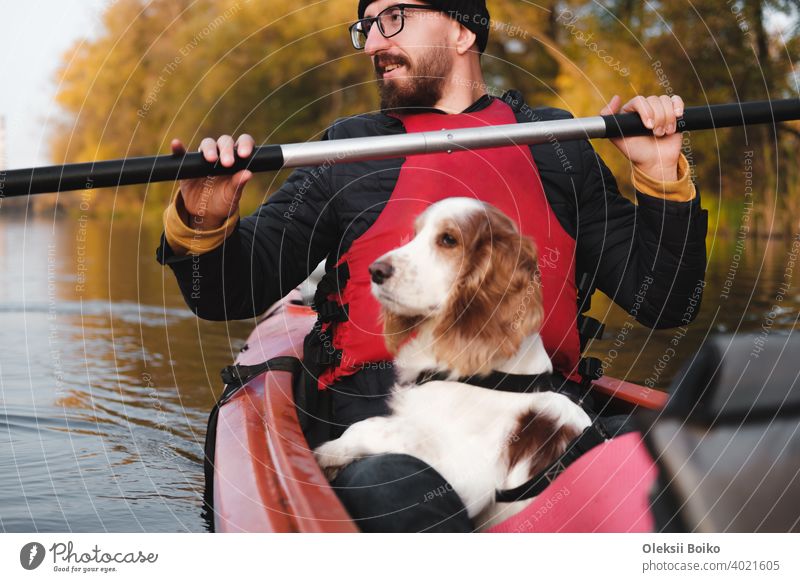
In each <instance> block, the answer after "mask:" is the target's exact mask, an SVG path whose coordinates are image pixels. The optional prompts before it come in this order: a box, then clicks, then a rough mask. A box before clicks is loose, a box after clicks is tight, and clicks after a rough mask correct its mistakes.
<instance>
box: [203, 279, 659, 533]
mask: <svg viewBox="0 0 800 582" xmlns="http://www.w3.org/2000/svg"><path fill="white" fill-rule="evenodd" d="M315 319H316V315H315V314H314V312H313V311H312V310H311V309H310V308H309V307H306V306H304V305H302V304H301V301H300V293H299V292H298V291H295V292H293V293H292V294H290V295H289V296H287V297H286V298H285V299H284V300H283V301H281V302H279V303H278V304H276V305H275V306H274V307H273V308H272V309H271V310H270V311H269V312H268V314H267V316H266V317H265V318H264V320H263V321H262V322H261V323H260V324H259V325H258V326H257V327H256V328H255V330H254V331H253V333H252V334H251V335H250V338H249V339H248V341H247V346H248V347H247V349H246V350H245V351H243V352H242V353H241V354H240V355H239V357H238V358H237V360H236V361H237V363H238V364H241V365H245V366H247V365H256V364H260V363H263V362H265V361H268V360H270V359H272V358H275V357H278V356H293V357H296V358H302V355H303V354H302V352H303V339H304V338H305V336H306V335H307V334H308V333H309V331H310V330H311V327H312V325H313V324H314V321H315ZM594 388H595V389H596V390H597V391H599V392H600V393H602V394H605V395H607V396H610V397H612V398H614V399H615V400H617V401H619V402H624V403H627V404H628V405H629V406H631V407H632V406H640V407H644V408H650V409H660V408H662V407H663V406H664V404H665V403H666V394H665V393H663V392H659V391H656V390H650V389H647V388H644V387H642V386H637V385H635V384H630V383H628V382H624V381H622V380H616V379H613V378H608V377H603V378H601V379H600V380H597V381H595V383H594ZM214 458H215V463H214V465H213V489H212V491H213V495H212V496H213V509H214V526H215V531H218V532H357V531H358V528H357V526H356V525H355V524H354V523H353V522H352V521H351V519H350V517H349V516H348V514H347V511H346V510H345V508H344V507H343V506H342V504H341V503H340V501H339V499H338V498H337V496H336V494H335V493H334V491H333V490H332V489H331V488H330V487H329V485H328V481H327V480H326V478H325V476H324V475H323V474H322V471H321V470H320V468H319V466H318V465H317V463H316V461H315V460H314V457H313V455H312V453H311V451H310V449H309V447H308V444H307V443H306V440H305V437H304V436H303V431H302V429H301V428H300V424H299V421H298V417H297V413H296V409H295V403H294V396H293V382H292V374H291V373H290V372H282V371H269V372H265V373H263V374H262V375H260V376H258V377H256V378H255V379H252V380H250V381H249V382H247V384H246V385H245V386H244V387H243V388H242V389H240V390H239V391H238V392H236V394H235V395H234V396H233V397H232V398H230V400H228V401H227V402H225V404H224V405H222V406H220V408H219V412H218V417H217V427H216V447H215V453H214ZM656 474H657V470H656V467H655V464H654V462H653V460H652V458H651V456H650V455H649V453H648V452H647V450H646V449H645V447H644V445H643V443H642V441H641V437H640V435H639V434H638V433H629V434H626V435H624V436H621V437H618V438H614V439H612V440H610V441H607V442H606V443H605V444H603V445H600V446H597V447H595V448H594V449H592V450H591V451H589V452H588V453H587V454H585V455H583V456H582V457H581V458H580V459H578V460H577V461H576V462H574V463H573V464H571V465H570V466H569V467H568V468H567V469H566V470H565V471H564V472H563V473H562V474H561V475H559V476H558V477H557V478H556V479H555V480H554V481H553V482H552V483H551V484H550V485H549V486H548V488H547V489H546V490H545V491H544V492H543V493H541V494H540V495H539V496H538V497H536V498H535V499H534V501H533V502H532V503H531V504H529V505H528V506H527V507H526V508H525V509H523V510H522V511H521V512H520V513H518V514H516V515H509V516H508V518H507V519H506V520H505V521H504V522H502V523H500V524H499V525H496V526H495V527H493V528H492V530H491V531H493V532H556V531H564V532H589V531H598V532H628V531H635V532H647V531H652V530H653V528H654V521H653V518H652V516H651V512H650V502H649V494H650V491H651V488H652V486H653V484H654V482H655V479H656Z"/></svg>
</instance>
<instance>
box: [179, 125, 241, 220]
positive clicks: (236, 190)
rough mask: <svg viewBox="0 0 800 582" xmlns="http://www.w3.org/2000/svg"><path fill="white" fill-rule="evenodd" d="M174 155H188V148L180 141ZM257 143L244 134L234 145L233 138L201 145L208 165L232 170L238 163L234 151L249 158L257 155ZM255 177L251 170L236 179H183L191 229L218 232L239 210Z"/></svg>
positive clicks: (182, 189) (201, 143) (213, 177)
mask: <svg viewBox="0 0 800 582" xmlns="http://www.w3.org/2000/svg"><path fill="white" fill-rule="evenodd" d="M171 147H172V153H173V154H177V155H184V154H185V153H186V148H185V147H184V146H183V143H182V142H181V140H179V139H173V140H172V143H171ZM254 147H255V140H254V139H253V138H252V137H251V136H249V135H247V134H242V135H241V136H239V139H238V140H236V142H235V143H234V141H233V138H232V137H231V136H229V135H223V136H222V137H220V138H219V139H218V140H214V139H213V138H210V137H207V138H205V139H204V140H203V141H202V142H200V148H199V149H198V151H200V152H202V154H203V157H204V158H205V159H206V161H208V162H212V163H214V162H216V161H217V159H219V160H220V163H221V164H222V165H223V166H225V167H226V168H229V167H231V166H232V165H233V163H234V155H233V152H234V148H236V153H237V154H238V155H239V157H240V158H247V157H249V156H250V154H252V153H253V148H254ZM252 177H253V172H251V171H250V170H241V171H239V172H237V173H235V174H233V175H232V176H207V177H205V178H196V179H193V180H181V181H180V189H181V195H182V196H183V204H184V207H185V208H186V212H187V213H188V223H187V226H189V227H191V228H194V229H196V230H214V229H217V228H219V227H220V226H222V225H223V224H224V223H225V221H226V220H227V219H228V217H230V216H231V215H233V214H234V213H236V212H237V211H238V209H239V200H240V199H241V197H242V191H243V190H244V187H245V185H247V182H248V181H249V180H250V178H252Z"/></svg>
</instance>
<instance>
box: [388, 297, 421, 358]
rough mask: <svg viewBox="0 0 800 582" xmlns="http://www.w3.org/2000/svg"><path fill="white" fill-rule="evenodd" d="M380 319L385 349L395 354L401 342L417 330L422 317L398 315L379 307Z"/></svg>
mask: <svg viewBox="0 0 800 582" xmlns="http://www.w3.org/2000/svg"><path fill="white" fill-rule="evenodd" d="M381 320H382V321H383V338H384V341H385V342H386V349H387V350H389V353H390V354H392V355H397V352H398V350H399V348H400V346H401V345H402V344H403V342H405V341H406V340H407V339H408V338H409V337H410V336H411V335H412V334H414V333H415V332H416V331H417V329H418V326H419V324H420V323H421V322H422V320H423V317H422V316H409V315H398V314H396V313H392V312H391V311H389V310H387V309H384V308H381Z"/></svg>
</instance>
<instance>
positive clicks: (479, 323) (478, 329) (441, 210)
mask: <svg viewBox="0 0 800 582" xmlns="http://www.w3.org/2000/svg"><path fill="white" fill-rule="evenodd" d="M414 226H415V236H414V238H413V239H412V240H411V241H410V242H409V243H408V244H406V245H404V246H402V247H399V248H397V249H395V250H393V251H391V252H389V253H386V254H385V255H383V256H382V257H380V258H379V259H378V260H377V261H375V262H374V263H373V264H372V265H370V274H371V276H372V292H373V294H374V295H375V297H376V298H377V299H378V301H379V302H380V303H381V305H382V307H383V320H384V332H385V335H386V342H387V346H388V348H389V350H390V351H392V352H393V353H396V351H397V348H398V346H399V345H400V344H401V343H402V342H403V340H405V339H406V338H407V337H408V335H409V334H411V333H415V332H417V331H419V330H420V328H421V326H432V330H433V337H434V338H435V341H434V345H433V346H432V349H433V350H435V352H436V356H437V358H438V359H439V360H440V361H442V362H445V363H447V364H448V367H449V369H451V370H454V371H458V372H459V373H461V374H475V373H485V372H488V371H490V370H491V369H493V365H494V364H495V363H496V362H498V361H502V360H505V359H507V358H509V357H511V356H513V355H514V354H515V353H516V352H517V350H518V349H519V347H520V344H521V343H522V340H523V339H524V338H525V337H527V336H529V335H531V334H533V333H535V332H537V331H538V330H539V328H540V326H541V322H542V301H541V285H540V282H539V272H538V264H537V255H536V248H535V246H534V244H533V242H532V241H531V240H530V239H529V238H527V237H525V236H522V235H521V234H520V232H519V230H518V229H517V227H516V225H515V224H514V222H513V221H512V220H511V219H510V218H508V217H507V216H506V215H505V214H503V213H502V212H500V211H499V210H498V209H497V208H495V207H493V206H491V205H489V204H485V203H483V202H480V201H478V200H474V199H471V198H447V199H445V200H443V201H441V202H438V203H436V204H433V205H432V206H430V207H429V208H428V209H427V210H426V211H425V212H423V213H422V214H420V215H419V217H418V218H417V220H416V222H415V225H414Z"/></svg>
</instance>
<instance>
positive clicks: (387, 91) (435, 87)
mask: <svg viewBox="0 0 800 582" xmlns="http://www.w3.org/2000/svg"><path fill="white" fill-rule="evenodd" d="M389 64H398V65H403V66H405V67H406V71H407V77H405V78H398V79H383V77H382V75H380V74H379V76H378V92H379V93H380V97H381V110H382V111H395V112H397V111H398V110H399V111H401V112H402V111H403V110H413V109H420V108H431V107H434V106H435V105H436V104H437V103H438V102H439V101H440V100H441V98H442V95H443V94H444V85H445V81H446V78H447V74H448V73H449V72H450V69H451V67H452V64H453V56H452V54H451V52H450V49H448V48H445V47H433V48H431V49H430V50H428V51H427V52H426V53H425V54H423V55H422V56H421V57H420V58H419V60H418V62H417V64H416V65H415V66H414V67H412V66H411V64H410V63H409V62H408V61H407V60H406V59H405V58H404V57H400V56H397V57H384V58H382V59H381V60H380V61H377V62H376V65H380V66H382V67H385V66H386V65H389Z"/></svg>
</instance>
